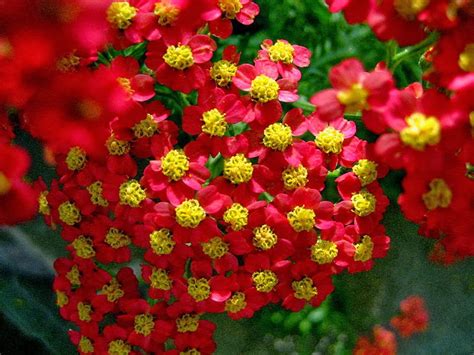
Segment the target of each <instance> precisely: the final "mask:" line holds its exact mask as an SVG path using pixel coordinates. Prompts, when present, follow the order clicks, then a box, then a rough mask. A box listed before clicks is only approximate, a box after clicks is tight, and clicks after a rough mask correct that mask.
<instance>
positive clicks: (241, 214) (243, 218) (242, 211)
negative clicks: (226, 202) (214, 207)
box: [223, 203, 249, 231]
mask: <svg viewBox="0 0 474 355" xmlns="http://www.w3.org/2000/svg"><path fill="white" fill-rule="evenodd" d="M223 217H224V222H226V223H229V224H230V227H231V228H232V229H233V230H235V231H239V230H241V229H242V228H244V227H245V226H246V225H247V223H248V217H249V210H248V209H246V208H245V207H244V206H242V205H241V204H240V203H233V204H232V206H230V207H229V208H228V209H227V210H226V211H225V212H224V216H223Z"/></svg>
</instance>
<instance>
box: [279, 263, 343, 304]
mask: <svg viewBox="0 0 474 355" xmlns="http://www.w3.org/2000/svg"><path fill="white" fill-rule="evenodd" d="M280 279H282V280H283V282H281V283H280V284H279V286H278V292H279V293H280V297H281V299H282V300H283V303H282V306H283V307H285V308H287V309H289V310H291V311H293V312H298V311H300V310H301V309H303V307H304V306H305V305H306V304H310V305H311V306H312V307H317V306H319V305H320V304H321V302H322V301H323V300H324V299H325V298H326V297H327V296H328V295H329V294H330V293H331V292H332V291H333V289H334V286H333V285H332V280H331V276H330V274H328V273H324V272H321V271H320V270H319V268H318V266H317V265H316V264H315V263H313V262H312V261H311V260H305V261H297V262H296V263H295V264H294V265H292V266H291V275H282V276H280Z"/></svg>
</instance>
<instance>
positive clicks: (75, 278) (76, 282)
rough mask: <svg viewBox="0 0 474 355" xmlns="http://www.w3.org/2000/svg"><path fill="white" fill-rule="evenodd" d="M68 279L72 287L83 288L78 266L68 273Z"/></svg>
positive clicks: (74, 266)
mask: <svg viewBox="0 0 474 355" xmlns="http://www.w3.org/2000/svg"><path fill="white" fill-rule="evenodd" d="M66 278H67V279H68V280H69V282H70V283H71V286H72V287H79V286H81V272H80V271H79V268H78V267H77V265H73V267H72V268H71V270H69V271H68V272H67V273H66Z"/></svg>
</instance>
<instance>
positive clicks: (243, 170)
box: [223, 153, 253, 184]
mask: <svg viewBox="0 0 474 355" xmlns="http://www.w3.org/2000/svg"><path fill="white" fill-rule="evenodd" d="M252 174H253V166H252V162H251V161H250V160H249V159H247V158H246V157H245V156H244V155H243V154H240V153H239V154H237V155H234V156H233V157H231V158H229V159H225V160H224V172H223V175H224V177H225V178H226V179H227V180H229V181H230V182H232V183H233V184H241V183H244V182H248V181H250V179H251V178H252Z"/></svg>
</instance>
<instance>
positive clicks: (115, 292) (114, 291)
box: [101, 278, 125, 302]
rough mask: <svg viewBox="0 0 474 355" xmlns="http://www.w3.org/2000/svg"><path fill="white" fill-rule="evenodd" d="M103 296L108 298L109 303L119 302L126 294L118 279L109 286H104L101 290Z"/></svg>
mask: <svg viewBox="0 0 474 355" xmlns="http://www.w3.org/2000/svg"><path fill="white" fill-rule="evenodd" d="M101 292H102V294H105V295H106V296H107V301H109V302H117V301H118V300H119V299H120V298H122V297H123V295H125V292H124V291H123V290H122V288H121V285H120V284H119V282H118V281H117V279H115V278H113V279H112V280H110V282H109V283H108V284H107V285H104V286H103V287H102V290H101Z"/></svg>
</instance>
